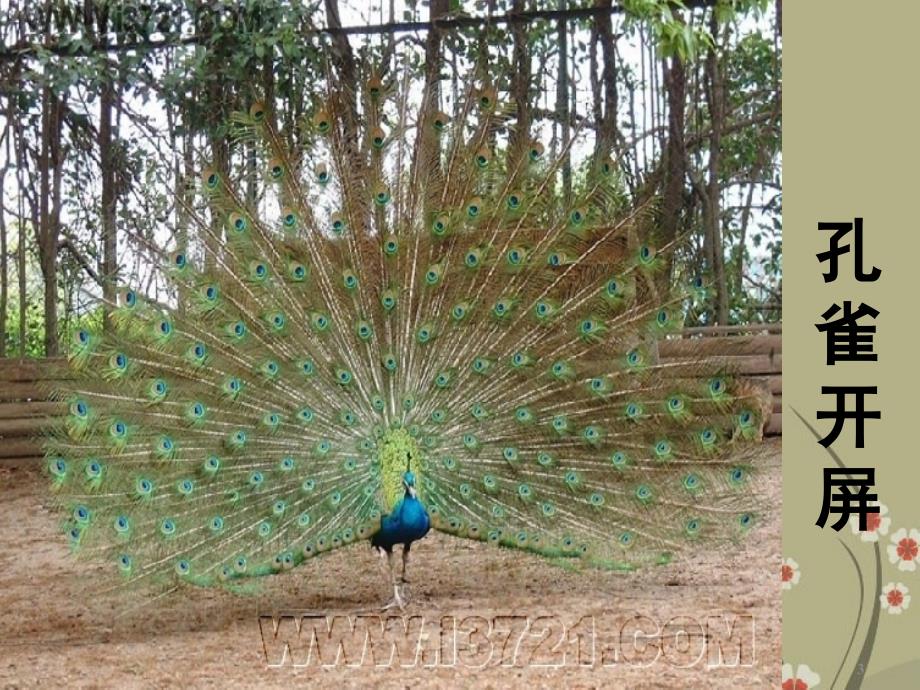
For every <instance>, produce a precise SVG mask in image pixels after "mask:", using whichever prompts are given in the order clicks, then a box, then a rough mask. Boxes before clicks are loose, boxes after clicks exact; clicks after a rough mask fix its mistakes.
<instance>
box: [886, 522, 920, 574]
mask: <svg viewBox="0 0 920 690" xmlns="http://www.w3.org/2000/svg"><path fill="white" fill-rule="evenodd" d="M918 555H920V531H918V530H916V529H911V530H910V533H908V532H907V529H905V528H904V527H902V528H901V529H899V530H898V531H897V532H895V533H894V534H892V535H891V543H890V544H889V545H888V560H889V561H891V562H892V563H897V564H898V570H907V571H910V572H913V571H914V570H916V569H917V557H918Z"/></svg>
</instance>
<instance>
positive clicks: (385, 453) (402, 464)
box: [377, 426, 423, 512]
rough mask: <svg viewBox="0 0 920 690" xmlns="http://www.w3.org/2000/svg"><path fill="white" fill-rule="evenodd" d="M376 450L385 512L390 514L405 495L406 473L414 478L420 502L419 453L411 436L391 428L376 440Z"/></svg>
mask: <svg viewBox="0 0 920 690" xmlns="http://www.w3.org/2000/svg"><path fill="white" fill-rule="evenodd" d="M377 448H378V452H377V460H378V462H379V463H380V483H381V486H382V488H383V500H384V503H385V506H384V509H385V511H386V512H389V511H391V510H392V509H393V507H394V506H395V505H396V504H397V503H399V501H400V500H401V499H402V498H403V496H404V494H405V486H404V484H403V475H404V474H405V473H406V472H407V471H410V472H413V473H414V474H415V477H416V482H415V486H416V490H417V491H418V492H419V498H420V499H421V498H422V496H421V493H422V486H423V482H422V453H421V450H420V449H419V446H418V443H417V442H416V440H415V439H414V438H413V437H412V435H411V434H410V433H409V432H408V431H407V430H406V429H405V428H403V427H397V426H394V427H392V428H390V429H389V430H388V431H387V432H386V433H384V435H383V437H382V438H380V439H379V440H378V442H377Z"/></svg>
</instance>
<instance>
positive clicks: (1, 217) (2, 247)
mask: <svg viewBox="0 0 920 690" xmlns="http://www.w3.org/2000/svg"><path fill="white" fill-rule="evenodd" d="M10 101H11V102H12V99H10ZM10 110H12V108H10ZM7 112H9V111H7ZM4 136H5V137H6V163H5V165H4V166H3V169H2V170H0V189H5V188H6V187H5V185H6V173H7V171H8V170H9V167H10V161H11V160H12V159H11V157H10V139H11V138H12V136H13V130H12V126H11V125H10V121H9V119H7V121H6V131H5V133H4ZM8 287H9V273H8V271H7V263H6V206H5V205H4V204H2V203H0V357H6V301H7V298H8V296H9V292H8Z"/></svg>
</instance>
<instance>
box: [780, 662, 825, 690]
mask: <svg viewBox="0 0 920 690" xmlns="http://www.w3.org/2000/svg"><path fill="white" fill-rule="evenodd" d="M820 683H821V676H819V675H818V674H817V673H815V672H814V671H812V670H811V669H810V668H808V665H807V664H799V665H798V666H797V667H796V669H795V672H794V673H793V669H792V664H783V671H782V685H781V686H780V687H781V688H782V689H783V690H811V689H812V688H814V687H816V686H817V685H818V684H820Z"/></svg>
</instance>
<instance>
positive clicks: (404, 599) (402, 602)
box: [383, 584, 409, 611]
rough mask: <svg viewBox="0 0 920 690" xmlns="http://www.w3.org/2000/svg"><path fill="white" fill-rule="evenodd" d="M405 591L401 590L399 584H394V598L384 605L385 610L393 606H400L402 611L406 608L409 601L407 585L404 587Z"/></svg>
mask: <svg viewBox="0 0 920 690" xmlns="http://www.w3.org/2000/svg"><path fill="white" fill-rule="evenodd" d="M402 589H403V590H404V591H402V592H401V591H400V586H399V585H397V584H394V585H393V598H392V599H391V600H390V601H389V602H388V603H387V604H386V605H384V607H383V610H384V611H387V610H389V609H392V608H399V610H400V611H404V610H405V609H406V605H407V604H408V603H409V592H408V589H407V588H406V587H402Z"/></svg>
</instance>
